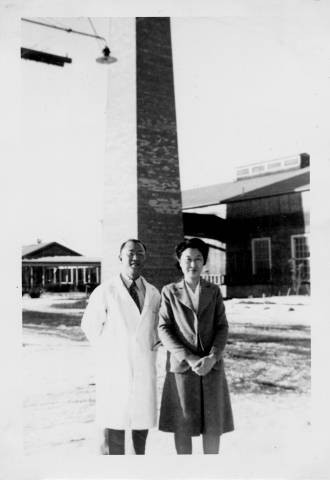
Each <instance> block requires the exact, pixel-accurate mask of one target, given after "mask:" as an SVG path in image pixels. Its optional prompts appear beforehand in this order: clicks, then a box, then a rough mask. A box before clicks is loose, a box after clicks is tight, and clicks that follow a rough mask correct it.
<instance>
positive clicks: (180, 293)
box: [174, 279, 194, 310]
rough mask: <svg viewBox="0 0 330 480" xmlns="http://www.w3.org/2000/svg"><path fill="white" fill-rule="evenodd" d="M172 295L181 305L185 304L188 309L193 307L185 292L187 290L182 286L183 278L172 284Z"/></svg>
mask: <svg viewBox="0 0 330 480" xmlns="http://www.w3.org/2000/svg"><path fill="white" fill-rule="evenodd" d="M174 295H175V296H176V297H177V299H178V300H179V301H180V302H181V303H183V305H185V306H186V307H187V308H189V309H190V310H194V309H193V306H192V303H191V300H190V298H189V295H188V293H187V290H186V288H185V286H184V281H183V279H182V280H181V281H180V282H178V283H176V284H175V286H174Z"/></svg>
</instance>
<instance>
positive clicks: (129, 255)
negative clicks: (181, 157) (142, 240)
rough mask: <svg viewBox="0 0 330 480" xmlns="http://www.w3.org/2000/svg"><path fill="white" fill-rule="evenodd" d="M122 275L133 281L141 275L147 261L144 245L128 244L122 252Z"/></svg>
mask: <svg viewBox="0 0 330 480" xmlns="http://www.w3.org/2000/svg"><path fill="white" fill-rule="evenodd" d="M120 260H121V266H122V273H123V274H124V275H125V276H126V277H128V278H131V279H132V280H135V279H136V278H138V277H139V276H140V275H141V271H142V268H143V266H144V263H145V260H146V252H145V250H144V248H143V246H142V245H140V244H139V243H134V242H127V243H126V245H125V246H124V248H123V249H122V251H121V256H120Z"/></svg>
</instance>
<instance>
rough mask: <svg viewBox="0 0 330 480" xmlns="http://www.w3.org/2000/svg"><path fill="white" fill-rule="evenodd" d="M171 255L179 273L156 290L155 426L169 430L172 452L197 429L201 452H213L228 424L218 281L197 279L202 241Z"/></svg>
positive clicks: (181, 450)
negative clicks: (158, 375) (161, 352)
mask: <svg viewBox="0 0 330 480" xmlns="http://www.w3.org/2000/svg"><path fill="white" fill-rule="evenodd" d="M176 256H177V260H178V263H179V266H180V268H181V270H182V273H183V277H184V278H183V279H182V280H181V281H180V282H178V283H171V284H169V285H166V286H165V287H164V288H163V290H162V301H161V307H160V314H159V315H160V320H159V327H158V330H159V337H160V340H161V342H162V344H163V345H164V347H165V348H166V349H167V350H168V354H167V365H166V370H167V373H166V378H165V383H164V389H163V395H162V401H161V409H160V420H159V429H160V430H162V431H164V432H173V433H174V440H175V447H176V451H177V453H178V454H191V453H192V437H193V436H198V435H200V434H202V436H203V450H204V453H218V452H219V443H220V435H221V434H222V433H225V432H230V431H231V430H233V429H234V426H233V417H232V410H231V404H230V397H229V391H228V386H227V381H226V376H225V372H224V364H223V358H222V356H223V351H224V348H225V345H226V341H227V336H228V323H227V319H226V315H225V307H224V304H223V301H222V297H221V293H220V289H219V287H218V286H216V285H214V284H212V283H209V282H206V281H205V280H203V279H201V272H202V269H203V266H204V265H205V263H206V261H207V256H208V245H207V244H206V243H205V242H203V241H202V240H200V239H198V238H192V239H190V240H185V241H183V242H181V243H180V244H179V245H177V247H176Z"/></svg>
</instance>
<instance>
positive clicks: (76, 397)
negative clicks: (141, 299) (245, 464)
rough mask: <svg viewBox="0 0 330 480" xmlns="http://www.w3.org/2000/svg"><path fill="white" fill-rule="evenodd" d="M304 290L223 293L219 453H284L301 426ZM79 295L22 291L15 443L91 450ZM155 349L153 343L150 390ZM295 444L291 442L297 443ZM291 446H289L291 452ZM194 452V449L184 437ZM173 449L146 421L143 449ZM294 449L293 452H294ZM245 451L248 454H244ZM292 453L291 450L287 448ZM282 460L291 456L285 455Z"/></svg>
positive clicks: (306, 385) (89, 372)
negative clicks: (224, 391) (223, 416)
mask: <svg viewBox="0 0 330 480" xmlns="http://www.w3.org/2000/svg"><path fill="white" fill-rule="evenodd" d="M309 300H310V299H309V297H273V298H267V299H247V300H238V299H237V300H229V301H226V302H225V303H226V310H227V316H228V321H229V325H230V335H229V340H228V345H227V348H226V356H225V365H226V372H227V378H228V382H229V386H230V391H231V395H232V405H233V412H234V419H235V431H234V432H233V433H229V434H227V435H225V436H224V437H223V438H222V440H221V452H222V457H223V458H224V460H225V459H226V458H227V460H228V461H229V460H230V458H232V456H235V452H236V454H237V453H238V452H239V455H240V458H241V459H244V456H245V457H246V459H251V458H252V457H253V455H254V454H255V452H258V454H259V455H260V453H263V458H265V459H266V458H267V456H271V457H272V458H274V453H276V455H278V456H279V458H281V459H282V460H281V461H285V459H286V458H287V457H288V455H289V452H290V451H292V447H293V446H295V452H296V450H297V448H298V446H299V445H300V444H301V443H302V444H305V443H306V442H307V439H308V437H309V433H310V424H311V415H310V380H311V379H310V363H311V362H310V360H311V352H310V347H311V345H310V321H309V320H310V313H309ZM85 304H86V302H85V300H84V299H83V298H77V297H68V296H64V297H63V296H62V297H60V296H46V297H43V298H41V299H30V298H28V297H24V298H23V326H24V328H23V342H24V343H23V347H24V348H23V365H24V371H23V375H22V377H23V388H24V414H23V419H24V448H25V453H26V454H27V455H34V454H38V455H40V454H43V453H45V454H54V453H55V454H56V453H65V454H70V452H71V453H74V454H80V453H81V454H84V455H85V454H90V453H95V452H96V449H95V446H96V442H95V431H94V424H93V419H94V402H95V380H94V364H93V356H92V354H91V349H90V346H89V344H88V342H87V341H86V339H85V337H84V335H83V333H82V331H81V330H80V328H79V325H80V319H81V316H82V313H83V309H84V307H85ZM164 360H165V352H164V351H163V349H160V350H159V353H158V372H159V375H158V392H159V395H160V393H161V390H162V383H163V379H164ZM297 452H298V451H297ZM297 452H296V453H297ZM194 453H197V454H199V453H202V452H201V445H200V439H199V438H196V439H194ZM172 454H175V451H174V446H173V439H172V436H171V434H166V433H163V432H158V431H157V430H153V431H151V432H150V434H149V439H148V445H147V455H172ZM297 454H298V453H297ZM251 456H252V457H251ZM291 457H292V456H291ZM291 460H292V458H291Z"/></svg>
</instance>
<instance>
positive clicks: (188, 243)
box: [175, 238, 209, 265]
mask: <svg viewBox="0 0 330 480" xmlns="http://www.w3.org/2000/svg"><path fill="white" fill-rule="evenodd" d="M187 248H196V249H197V250H199V251H200V252H201V254H202V256H203V261H204V265H205V263H206V262H207V256H208V254H209V246H208V244H207V243H205V242H203V240H201V239H200V238H189V239H186V240H183V242H180V243H179V244H178V245H177V246H176V247H175V254H176V258H177V260H180V258H181V255H182V253H183V252H184V251H185V250H187Z"/></svg>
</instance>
